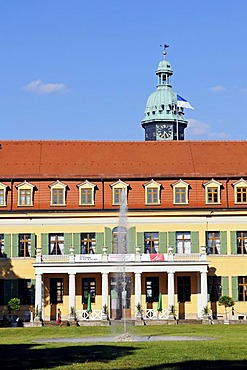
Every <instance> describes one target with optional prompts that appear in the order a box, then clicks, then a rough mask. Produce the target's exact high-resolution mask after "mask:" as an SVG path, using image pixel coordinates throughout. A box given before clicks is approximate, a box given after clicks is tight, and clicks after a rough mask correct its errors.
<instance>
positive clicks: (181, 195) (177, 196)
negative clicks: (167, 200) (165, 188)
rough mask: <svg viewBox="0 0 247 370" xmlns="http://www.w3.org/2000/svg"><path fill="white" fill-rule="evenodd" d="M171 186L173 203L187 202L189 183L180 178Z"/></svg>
mask: <svg viewBox="0 0 247 370" xmlns="http://www.w3.org/2000/svg"><path fill="white" fill-rule="evenodd" d="M172 186H173V204H188V203H189V184H188V183H187V182H185V181H183V180H181V179H180V180H179V181H177V182H176V183H175V184H173V185H172Z"/></svg>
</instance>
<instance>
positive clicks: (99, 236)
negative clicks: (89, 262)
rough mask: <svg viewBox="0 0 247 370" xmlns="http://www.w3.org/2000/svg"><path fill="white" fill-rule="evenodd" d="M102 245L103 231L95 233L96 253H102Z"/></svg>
mask: <svg viewBox="0 0 247 370" xmlns="http://www.w3.org/2000/svg"><path fill="white" fill-rule="evenodd" d="M103 246H104V233H96V253H97V254H102V247H103Z"/></svg>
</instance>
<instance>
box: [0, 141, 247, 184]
mask: <svg viewBox="0 0 247 370" xmlns="http://www.w3.org/2000/svg"><path fill="white" fill-rule="evenodd" d="M0 144H1V145H2V148H1V150H0V181H1V180H4V179H10V178H23V179H31V178H33V179H34V178H36V179H37V178H40V179H41V178H44V179H45V178H53V179H62V178H121V179H123V178H138V177H147V178H150V177H151V178H154V179H155V178H158V177H174V178H180V177H186V178H189V177H204V178H205V177H228V176H229V177H231V176H234V177H244V176H247V141H169V142H155V141H153V142H151V141H149V142H145V141H143V142H141V141H140V142H112V141H105V142H102V141H24V140H23V141H17V140H15V141H4V140H3V141H0Z"/></svg>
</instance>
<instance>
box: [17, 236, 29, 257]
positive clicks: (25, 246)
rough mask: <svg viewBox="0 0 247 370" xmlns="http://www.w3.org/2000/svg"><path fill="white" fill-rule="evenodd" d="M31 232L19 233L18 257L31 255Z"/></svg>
mask: <svg viewBox="0 0 247 370" xmlns="http://www.w3.org/2000/svg"><path fill="white" fill-rule="evenodd" d="M31 243H32V240H31V234H30V233H20V234H18V257H31Z"/></svg>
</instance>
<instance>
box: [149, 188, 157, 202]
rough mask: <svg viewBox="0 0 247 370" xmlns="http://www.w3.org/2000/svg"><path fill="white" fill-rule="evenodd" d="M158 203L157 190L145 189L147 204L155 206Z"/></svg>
mask: <svg viewBox="0 0 247 370" xmlns="http://www.w3.org/2000/svg"><path fill="white" fill-rule="evenodd" d="M156 203H158V189H157V188H149V189H147V204H156Z"/></svg>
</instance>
